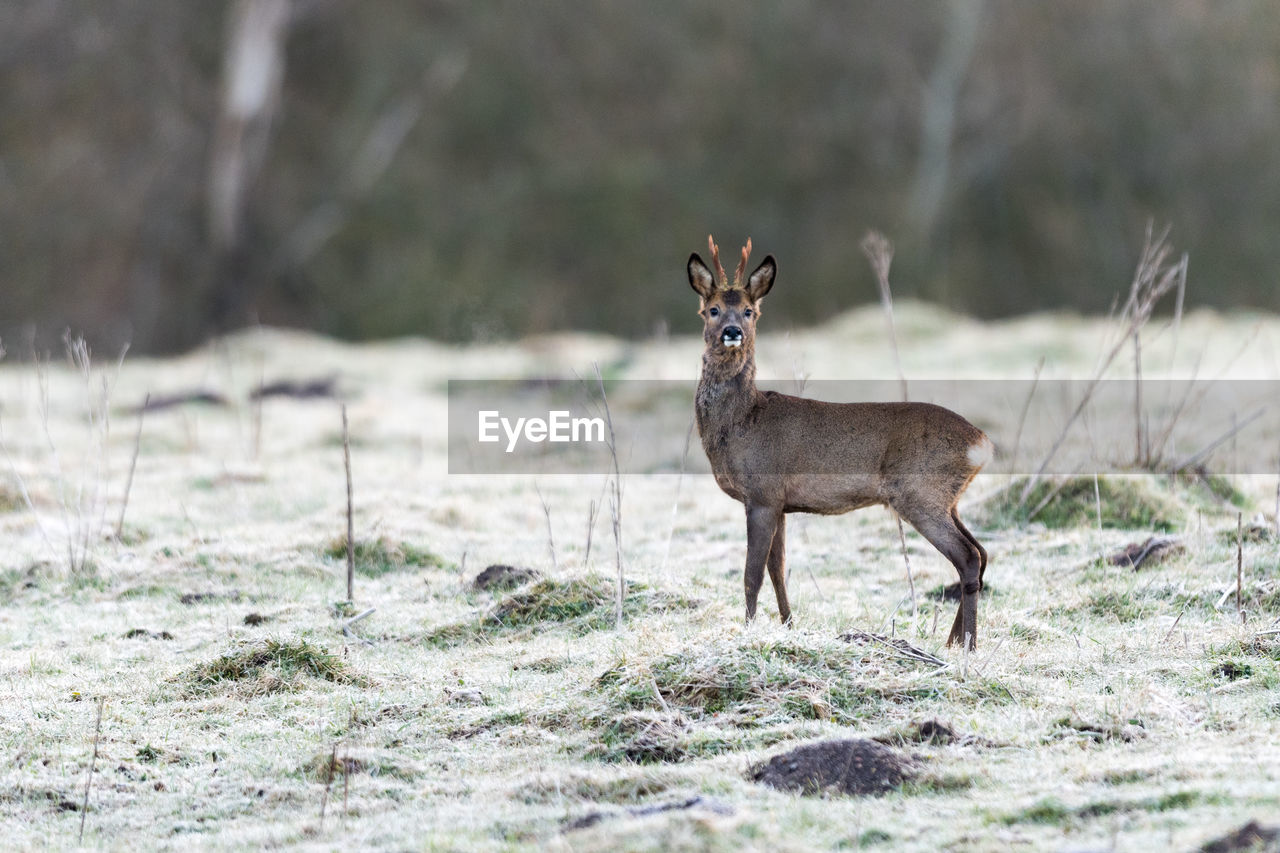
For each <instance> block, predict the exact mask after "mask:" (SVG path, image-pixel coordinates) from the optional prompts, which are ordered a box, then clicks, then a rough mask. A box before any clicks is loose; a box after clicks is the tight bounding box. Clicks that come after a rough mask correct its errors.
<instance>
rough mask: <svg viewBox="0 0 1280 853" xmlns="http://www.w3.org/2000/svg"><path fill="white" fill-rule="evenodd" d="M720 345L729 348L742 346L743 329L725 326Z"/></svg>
mask: <svg viewBox="0 0 1280 853" xmlns="http://www.w3.org/2000/svg"><path fill="white" fill-rule="evenodd" d="M720 343H722V344H724V345H725V346H727V347H740V346H742V329H740V328H739V327H737V326H725V327H724V331H723V332H721V333H720Z"/></svg>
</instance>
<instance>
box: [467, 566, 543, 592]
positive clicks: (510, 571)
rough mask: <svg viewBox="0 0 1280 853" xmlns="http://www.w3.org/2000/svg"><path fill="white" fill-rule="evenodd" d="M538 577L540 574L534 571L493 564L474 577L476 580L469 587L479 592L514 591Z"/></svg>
mask: <svg viewBox="0 0 1280 853" xmlns="http://www.w3.org/2000/svg"><path fill="white" fill-rule="evenodd" d="M540 577H541V574H539V573H538V572H537V571H536V570H534V569H525V568H519V567H516V566H507V565H504V564H502V563H495V564H493V565H492V566H489V567H488V568H486V569H485V570H484V571H483V572H481V573H480V574H478V575H476V579H475V580H474V581H472V582H471V587H472V589H475V590H479V591H481V592H483V591H485V590H506V589H515V588H516V587H518V586H523V585H524V584H527V583H530V582H532V581H536V580H537V579H538V578H540Z"/></svg>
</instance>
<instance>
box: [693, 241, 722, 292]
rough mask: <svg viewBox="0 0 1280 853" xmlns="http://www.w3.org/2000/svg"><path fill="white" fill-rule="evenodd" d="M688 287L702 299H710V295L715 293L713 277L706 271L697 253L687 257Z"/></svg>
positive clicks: (709, 271)
mask: <svg viewBox="0 0 1280 853" xmlns="http://www.w3.org/2000/svg"><path fill="white" fill-rule="evenodd" d="M689 286H690V287H692V288H693V290H694V292H695V293H697V294H698V295H699V296H701V297H702V298H703V299H710V298H711V294H713V293H715V292H716V279H715V276H713V275H712V274H711V270H709V269H707V265H706V264H704V263H703V262H702V258H700V257H698V253H697V252H694V253H693V254H692V255H690V256H689Z"/></svg>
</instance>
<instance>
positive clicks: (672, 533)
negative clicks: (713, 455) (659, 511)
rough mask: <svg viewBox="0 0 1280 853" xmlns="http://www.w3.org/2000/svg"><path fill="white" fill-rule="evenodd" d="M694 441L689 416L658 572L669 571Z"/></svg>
mask: <svg viewBox="0 0 1280 853" xmlns="http://www.w3.org/2000/svg"><path fill="white" fill-rule="evenodd" d="M692 442H693V418H689V429H688V430H687V431H686V432H685V434H684V453H682V454H681V455H680V475H679V476H678V477H676V496H675V499H674V500H672V502H671V528H670V529H669V530H668V531H667V545H666V547H665V548H664V549H663V550H662V564H661V565H660V566H659V568H658V574H659V575H662V574H665V573H666V571H667V558H668V557H670V556H671V540H673V539H675V538H676V521H677V520H678V519H679V517H680V486H681V485H683V483H684V471H685V467H686V466H687V465H688V463H689V445H690V444H691V443H692Z"/></svg>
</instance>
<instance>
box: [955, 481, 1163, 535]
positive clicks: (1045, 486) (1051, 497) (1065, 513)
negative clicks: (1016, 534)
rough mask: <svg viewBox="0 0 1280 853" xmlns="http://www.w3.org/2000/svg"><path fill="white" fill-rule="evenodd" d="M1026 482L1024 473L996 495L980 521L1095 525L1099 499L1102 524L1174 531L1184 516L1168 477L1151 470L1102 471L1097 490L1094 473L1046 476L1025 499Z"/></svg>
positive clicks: (1000, 524)
mask: <svg viewBox="0 0 1280 853" xmlns="http://www.w3.org/2000/svg"><path fill="white" fill-rule="evenodd" d="M1026 483H1027V478H1025V477H1019V478H1017V479H1015V480H1014V481H1013V482H1012V483H1010V484H1009V485H1007V486H1005V487H1004V488H1003V489H1001V490H1000V491H999V492H997V493H996V494H995V495H993V496H992V497H991V498H990V499H989V500H988V501H987V502H986V503H985V504H983V506H982V507H980V508H979V510H978V513H977V521H978V524H979V525H980V526H983V527H1018V526H1022V525H1025V524H1027V523H1028V522H1031V521H1037V522H1040V523H1041V524H1044V525H1045V526H1046V527H1049V528H1053V529H1065V528H1072V527H1096V526H1097V524H1098V507H1099V502H1100V503H1101V508H1102V526H1103V527H1110V528H1116V529H1121V530H1151V531H1159V532H1162V533H1169V532H1172V531H1173V530H1174V529H1175V528H1176V527H1177V526H1178V525H1179V524H1180V523H1181V522H1182V520H1183V518H1184V517H1185V512H1184V510H1183V508H1182V507H1181V505H1180V502H1179V501H1178V500H1177V498H1176V497H1174V495H1173V492H1172V490H1171V489H1170V488H1169V483H1168V480H1167V479H1166V478H1163V477H1157V476H1155V475H1151V474H1136V475H1127V476H1126V475H1112V476H1104V477H1099V478H1098V481H1097V483H1098V488H1097V493H1096V494H1095V492H1094V479H1093V477H1071V478H1069V479H1068V480H1067V481H1066V482H1065V483H1064V482H1062V481H1053V480H1042V481H1040V482H1039V483H1036V485H1035V486H1034V487H1032V489H1031V492H1030V493H1029V494H1028V496H1027V499H1026V500H1025V501H1023V500H1021V497H1022V490H1023V488H1025V486H1026ZM1037 508H1039V510H1038V511H1037ZM1033 512H1034V513H1035V515H1034V516H1033V515H1032V513H1033Z"/></svg>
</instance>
